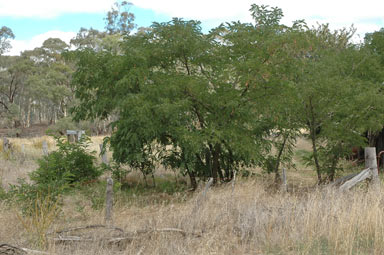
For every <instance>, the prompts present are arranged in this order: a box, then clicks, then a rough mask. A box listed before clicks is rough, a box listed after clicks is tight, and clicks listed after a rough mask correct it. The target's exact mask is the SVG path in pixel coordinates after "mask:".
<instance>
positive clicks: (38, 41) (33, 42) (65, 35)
mask: <svg viewBox="0 0 384 255" xmlns="http://www.w3.org/2000/svg"><path fill="white" fill-rule="evenodd" d="M75 36H76V33H75V32H63V31H49V32H46V33H44V34H40V35H37V36H34V37H32V38H31V39H30V40H12V41H11V45H12V49H11V50H10V51H9V52H7V53H6V55H12V56H14V55H20V52H22V51H24V50H33V49H34V48H37V47H41V46H42V45H43V42H44V41H45V40H47V39H48V38H60V39H61V40H63V41H64V42H66V43H68V44H69V41H70V40H71V39H72V38H74V37H75Z"/></svg>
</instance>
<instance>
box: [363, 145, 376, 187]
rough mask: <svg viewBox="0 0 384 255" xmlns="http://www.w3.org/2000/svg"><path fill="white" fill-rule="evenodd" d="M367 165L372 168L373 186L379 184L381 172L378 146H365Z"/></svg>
mask: <svg viewBox="0 0 384 255" xmlns="http://www.w3.org/2000/svg"><path fill="white" fill-rule="evenodd" d="M364 158H365V167H366V168H369V169H371V174H372V186H373V187H375V188H377V187H378V186H379V172H378V169H377V158H376V147H366V148H364Z"/></svg>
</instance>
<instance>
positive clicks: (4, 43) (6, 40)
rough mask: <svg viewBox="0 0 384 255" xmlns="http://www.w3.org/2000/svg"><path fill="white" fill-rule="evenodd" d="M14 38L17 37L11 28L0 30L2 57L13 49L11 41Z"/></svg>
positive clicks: (0, 53) (3, 27) (0, 52)
mask: <svg viewBox="0 0 384 255" xmlns="http://www.w3.org/2000/svg"><path fill="white" fill-rule="evenodd" d="M14 38H15V35H14V34H13V32H12V30H11V29H10V28H9V27H6V26H2V27H1V28H0V56H1V55H3V54H4V53H5V52H7V51H8V50H9V49H10V48H11V44H10V40H11V39H14Z"/></svg>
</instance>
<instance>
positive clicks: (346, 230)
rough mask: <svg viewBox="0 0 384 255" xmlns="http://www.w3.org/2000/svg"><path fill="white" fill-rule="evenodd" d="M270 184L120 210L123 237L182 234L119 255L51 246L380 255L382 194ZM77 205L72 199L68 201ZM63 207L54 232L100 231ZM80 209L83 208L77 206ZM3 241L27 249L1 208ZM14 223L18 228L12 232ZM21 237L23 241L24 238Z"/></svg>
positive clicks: (94, 218)
mask: <svg viewBox="0 0 384 255" xmlns="http://www.w3.org/2000/svg"><path fill="white" fill-rule="evenodd" d="M267 186H268V184H267V183H260V182H258V181H252V180H248V181H240V183H238V184H237V185H236V187H235V189H234V192H232V187H231V186H230V185H226V186H221V187H215V188H212V189H211V190H210V191H209V192H208V193H207V196H206V197H205V199H203V201H201V203H199V206H198V208H197V209H196V204H197V199H202V198H201V194H200V193H199V194H195V195H194V196H192V197H189V198H188V199H187V200H186V201H185V202H181V203H180V202H179V203H171V204H168V205H164V204H157V205H148V206H144V207H137V206H134V205H132V206H130V207H126V206H124V205H120V206H118V207H117V208H115V213H114V222H115V225H116V226H118V227H121V228H123V229H124V230H126V231H129V232H131V231H136V230H143V229H146V230H148V229H158V228H166V227H168V228H178V229H182V230H185V231H186V232H189V233H192V232H193V233H200V234H201V237H195V236H186V237H184V236H182V235H180V234H178V233H152V234H149V235H142V236H137V238H136V239H134V240H133V241H132V242H130V243H128V245H127V247H123V248H122V251H119V250H118V249H117V250H116V249H115V250H114V249H112V250H111V249H110V248H108V247H102V246H100V245H98V244H92V243H86V244H82V245H74V246H70V247H68V246H61V245H52V244H51V245H50V248H49V249H48V251H50V252H56V253H58V254H68V253H66V252H68V250H67V249H69V248H70V249H71V254H139V253H140V251H141V254H383V253H384V211H383V203H384V195H383V194H382V193H381V192H379V193H374V192H373V191H366V190H361V189H360V190H355V191H352V192H347V193H340V192H338V191H336V190H331V189H323V190H320V189H318V190H312V191H305V192H304V191H303V192H299V191H297V192H295V193H289V194H280V193H278V192H270V190H268V189H266V187H267ZM67 199H70V200H71V201H72V199H74V200H76V197H75V198H67ZM71 201H66V202H65V204H64V208H63V212H62V214H61V216H60V218H59V220H58V222H57V223H56V225H55V226H54V229H65V228H69V227H74V226H85V225H90V224H100V223H101V224H102V223H103V212H102V211H95V210H92V209H91V208H89V207H88V206H85V207H84V208H83V211H82V212H80V211H78V210H76V209H75V204H76V203H73V201H72V202H71ZM77 202H78V201H77ZM0 210H1V216H0V225H1V226H4V227H5V229H4V228H0V229H1V230H0V234H1V237H2V238H1V240H2V242H8V243H13V244H15V243H18V244H24V245H26V244H28V242H27V240H28V239H27V238H28V235H26V234H25V233H23V232H22V231H21V232H20V229H21V227H20V224H21V223H20V221H18V220H17V219H15V216H14V214H12V213H9V212H8V211H7V210H6V209H5V208H4V207H0ZM10 222H12V225H13V227H10V226H9V223H10ZM20 233H22V234H20Z"/></svg>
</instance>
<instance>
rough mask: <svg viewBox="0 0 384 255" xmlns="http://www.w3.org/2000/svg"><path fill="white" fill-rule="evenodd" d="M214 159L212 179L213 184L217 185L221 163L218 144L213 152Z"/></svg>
mask: <svg viewBox="0 0 384 255" xmlns="http://www.w3.org/2000/svg"><path fill="white" fill-rule="evenodd" d="M212 156H213V158H212V161H213V162H212V178H213V184H216V183H217V175H218V172H219V168H220V163H219V156H220V144H218V143H216V144H215V148H214V151H213V155H212Z"/></svg>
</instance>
